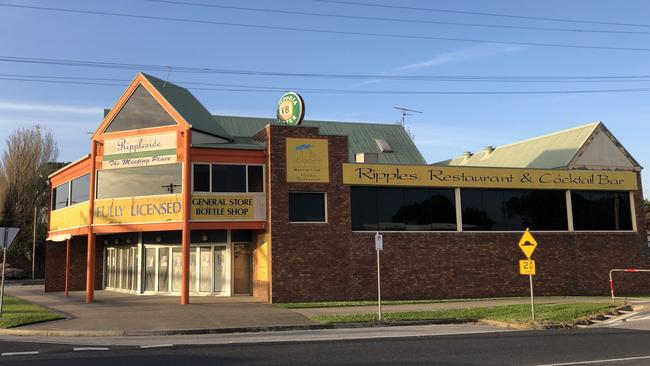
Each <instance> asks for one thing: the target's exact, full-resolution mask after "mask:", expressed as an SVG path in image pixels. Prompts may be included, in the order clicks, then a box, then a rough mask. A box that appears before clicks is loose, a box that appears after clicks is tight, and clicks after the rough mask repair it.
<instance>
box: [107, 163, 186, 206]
mask: <svg viewBox="0 0 650 366" xmlns="http://www.w3.org/2000/svg"><path fill="white" fill-rule="evenodd" d="M181 171H182V168H181V164H167V165H156V166H148V167H137V168H123V169H108V170H100V171H98V172H97V198H114V197H131V196H152V195H160V194H170V193H181V192H182V186H181V181H182V179H181Z"/></svg>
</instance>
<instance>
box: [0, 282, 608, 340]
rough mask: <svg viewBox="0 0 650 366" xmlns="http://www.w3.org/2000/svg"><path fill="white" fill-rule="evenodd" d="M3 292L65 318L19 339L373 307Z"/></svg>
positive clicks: (218, 326)
mask: <svg viewBox="0 0 650 366" xmlns="http://www.w3.org/2000/svg"><path fill="white" fill-rule="evenodd" d="M6 293H7V294H8V295H11V296H15V297H18V298H21V299H24V300H27V301H29V302H32V303H35V304H38V305H41V306H43V307H46V308H49V309H52V310H54V311H57V312H59V313H62V314H63V315H65V316H66V319H63V320H57V321H52V322H46V323H40V324H33V325H27V326H23V327H18V328H13V329H5V330H0V334H5V335H23V336H57V337H65V336H73V337H82V336H88V337H92V336H102V337H119V336H125V335H133V336H164V335H183V334H217V333H235V332H260V331H269V330H282V331H292V330H293V331H295V330H310V329H311V330H314V329H322V328H326V327H325V326H322V325H320V324H318V323H316V322H314V321H312V320H310V319H309V317H312V316H316V315H327V314H352V313H373V312H375V311H376V310H377V307H376V306H349V307H329V308H305V309H292V310H289V309H284V308H282V307H279V306H277V305H272V304H268V303H265V302H261V301H259V300H256V299H254V298H252V297H250V296H233V297H215V296H209V297H208V296H203V297H201V296H194V297H191V299H190V302H191V304H190V305H180V303H179V297H178V296H162V295H155V296H135V295H132V294H126V293H118V292H112V291H95V302H94V303H92V304H86V303H85V301H84V292H81V291H79V292H71V293H70V296H69V297H65V296H64V295H63V294H62V293H44V292H43V286H8V287H7V288H6ZM529 301H530V300H529V298H527V297H521V298H507V299H490V300H467V301H444V302H437V303H428V304H405V305H385V306H383V311H384V312H387V313H388V312H404V311H428V310H443V309H460V308H476V307H489V306H501V305H512V304H527V303H528V302H529ZM608 301H609V298H607V297H540V298H537V299H536V302H537V303H538V304H549V303H571V302H608Z"/></svg>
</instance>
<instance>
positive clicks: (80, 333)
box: [0, 319, 479, 337]
mask: <svg viewBox="0 0 650 366" xmlns="http://www.w3.org/2000/svg"><path fill="white" fill-rule="evenodd" d="M468 323H479V322H475V321H463V320H459V319H445V320H426V321H412V322H385V323H347V324H306V325H272V326H262V327H234V328H201V329H170V330H100V331H96V330H48V329H0V335H10V336H19V337H142V336H172V335H201V334H229V333H263V332H283V331H296V330H322V329H354V328H376V327H394V326H409V325H413V326H414V325H434V324H468Z"/></svg>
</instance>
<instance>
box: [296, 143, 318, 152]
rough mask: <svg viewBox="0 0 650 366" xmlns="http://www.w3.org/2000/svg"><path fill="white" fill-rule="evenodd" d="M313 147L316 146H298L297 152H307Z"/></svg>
mask: <svg viewBox="0 0 650 366" xmlns="http://www.w3.org/2000/svg"><path fill="white" fill-rule="evenodd" d="M312 147H314V145H310V144H302V145H298V146H296V150H297V151H300V150H307V149H311V148H312Z"/></svg>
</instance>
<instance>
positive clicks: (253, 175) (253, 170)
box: [248, 165, 264, 192]
mask: <svg viewBox="0 0 650 366" xmlns="http://www.w3.org/2000/svg"><path fill="white" fill-rule="evenodd" d="M248 191H249V192H264V168H263V167H262V166H260V165H249V166H248Z"/></svg>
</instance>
